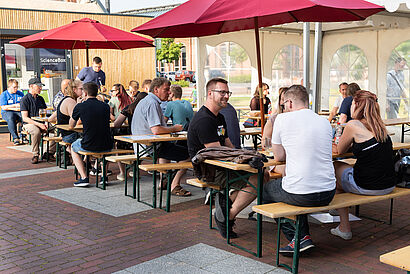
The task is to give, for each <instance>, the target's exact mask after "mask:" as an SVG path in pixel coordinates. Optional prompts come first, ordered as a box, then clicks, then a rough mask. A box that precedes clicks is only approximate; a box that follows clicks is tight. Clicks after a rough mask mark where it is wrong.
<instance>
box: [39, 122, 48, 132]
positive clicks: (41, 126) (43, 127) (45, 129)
mask: <svg viewBox="0 0 410 274" xmlns="http://www.w3.org/2000/svg"><path fill="white" fill-rule="evenodd" d="M38 127H39V128H40V129H41V131H47V125H46V124H41V123H40V124H39V125H38Z"/></svg>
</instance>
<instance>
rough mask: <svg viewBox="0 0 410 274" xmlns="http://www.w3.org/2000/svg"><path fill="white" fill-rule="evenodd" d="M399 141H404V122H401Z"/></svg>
mask: <svg viewBox="0 0 410 274" xmlns="http://www.w3.org/2000/svg"><path fill="white" fill-rule="evenodd" d="M401 142H402V143H404V124H401Z"/></svg>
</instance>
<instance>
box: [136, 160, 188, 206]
mask: <svg viewBox="0 0 410 274" xmlns="http://www.w3.org/2000/svg"><path fill="white" fill-rule="evenodd" d="M187 168H192V163H191V162H179V163H165V164H145V165H139V169H142V170H145V171H154V173H155V172H156V171H157V172H162V173H164V172H167V204H166V208H165V211H166V212H169V211H170V209H171V205H170V204H171V181H172V170H179V169H187ZM154 182H155V180H154ZM161 184H162V182H161ZM160 188H161V192H160V196H159V208H161V209H162V185H161V187H160ZM137 191H138V194H139V184H138V185H137ZM153 191H154V192H155V191H156V185H155V183H154V184H153Z"/></svg>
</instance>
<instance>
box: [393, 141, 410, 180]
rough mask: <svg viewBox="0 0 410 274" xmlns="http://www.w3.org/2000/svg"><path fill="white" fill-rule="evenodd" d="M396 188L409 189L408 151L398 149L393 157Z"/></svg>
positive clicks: (409, 163)
mask: <svg viewBox="0 0 410 274" xmlns="http://www.w3.org/2000/svg"><path fill="white" fill-rule="evenodd" d="M394 171H395V172H396V178H397V181H396V183H397V186H399V187H405V188H410V149H404V148H403V149H399V150H398V151H397V153H396V155H395V157H394Z"/></svg>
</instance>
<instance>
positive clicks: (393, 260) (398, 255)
mask: <svg viewBox="0 0 410 274" xmlns="http://www.w3.org/2000/svg"><path fill="white" fill-rule="evenodd" d="M380 262H382V263H384V264H388V265H391V266H394V267H397V268H400V269H403V270H406V271H407V273H410V245H409V246H406V247H403V248H400V249H397V250H394V251H392V252H389V253H386V254H383V255H381V256H380Z"/></svg>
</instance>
